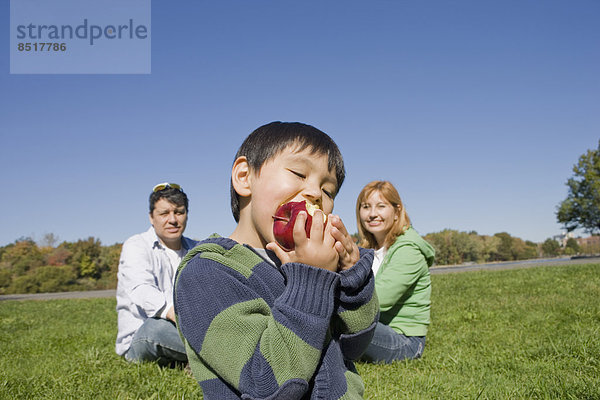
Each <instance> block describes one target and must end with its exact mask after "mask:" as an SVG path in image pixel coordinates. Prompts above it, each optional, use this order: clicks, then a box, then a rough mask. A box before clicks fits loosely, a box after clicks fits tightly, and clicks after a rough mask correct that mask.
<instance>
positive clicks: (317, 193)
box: [303, 187, 322, 208]
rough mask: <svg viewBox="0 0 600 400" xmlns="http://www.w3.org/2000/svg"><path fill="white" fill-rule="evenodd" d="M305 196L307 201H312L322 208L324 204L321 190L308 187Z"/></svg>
mask: <svg viewBox="0 0 600 400" xmlns="http://www.w3.org/2000/svg"><path fill="white" fill-rule="evenodd" d="M303 195H304V198H305V199H306V200H308V201H310V202H311V203H313V204H316V205H318V206H319V208H320V207H321V202H322V198H321V188H318V189H315V188H312V187H308V188H306V190H304V193H303Z"/></svg>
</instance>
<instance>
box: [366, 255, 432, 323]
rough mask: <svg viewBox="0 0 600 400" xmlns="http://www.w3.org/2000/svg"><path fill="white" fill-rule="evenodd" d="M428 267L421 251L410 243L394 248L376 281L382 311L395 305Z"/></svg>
mask: <svg viewBox="0 0 600 400" xmlns="http://www.w3.org/2000/svg"><path fill="white" fill-rule="evenodd" d="M427 268H428V266H427V261H426V260H425V257H423V254H422V253H421V251H420V250H419V249H418V248H417V247H415V246H412V245H410V244H406V245H403V246H400V247H397V248H396V249H394V252H393V253H392V254H390V255H389V257H388V258H387V260H386V263H385V265H384V266H382V268H381V269H380V273H379V274H378V275H377V280H376V281H375V288H376V291H377V297H378V298H379V307H380V310H381V312H382V313H383V312H386V311H388V310H390V309H391V308H392V307H394V306H395V305H396V304H397V303H398V301H400V299H401V298H402V297H403V296H404V295H405V294H406V293H407V291H408V289H409V288H411V287H412V286H413V285H414V284H415V282H416V281H417V280H419V278H420V277H421V275H422V274H423V271H426V270H427Z"/></svg>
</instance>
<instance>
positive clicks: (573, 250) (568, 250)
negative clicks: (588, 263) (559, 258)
mask: <svg viewBox="0 0 600 400" xmlns="http://www.w3.org/2000/svg"><path fill="white" fill-rule="evenodd" d="M580 250H581V249H580V248H579V243H577V240H576V239H574V238H569V239H568V240H567V244H566V245H565V254H567V255H569V256H572V255H574V254H577V253H579V251H580Z"/></svg>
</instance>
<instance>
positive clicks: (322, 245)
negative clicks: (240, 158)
mask: <svg viewBox="0 0 600 400" xmlns="http://www.w3.org/2000/svg"><path fill="white" fill-rule="evenodd" d="M322 214H323V212H322V211H321V210H317V211H315V215H313V220H312V226H311V228H310V238H309V237H307V236H306V231H305V230H304V225H305V224H306V219H307V214H306V211H301V212H300V213H299V214H298V216H297V217H296V223H295V224H294V243H295V248H294V250H292V251H285V250H284V249H283V248H282V247H281V246H279V244H277V242H271V243H269V244H267V249H268V250H271V251H273V252H274V253H275V255H276V256H277V257H278V258H279V260H280V261H281V263H282V264H285V263H288V262H299V263H302V264H308V265H312V266H313V267H317V268H324V269H327V270H329V271H332V272H336V271H337V269H338V262H339V251H338V250H337V249H336V248H335V242H336V240H335V239H334V238H333V236H332V234H331V230H332V229H333V226H332V225H331V222H329V220H328V221H327V225H325V227H323V224H324V222H323V219H324V218H323V215H322ZM323 228H325V229H323Z"/></svg>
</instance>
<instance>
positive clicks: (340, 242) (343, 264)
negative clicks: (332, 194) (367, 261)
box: [311, 214, 360, 271]
mask: <svg viewBox="0 0 600 400" xmlns="http://www.w3.org/2000/svg"><path fill="white" fill-rule="evenodd" d="M328 220H329V221H331V225H332V228H331V235H332V236H333V238H334V239H335V241H336V242H335V249H336V250H337V252H338V254H339V256H340V259H339V269H340V270H341V271H344V270H347V269H349V268H351V267H352V266H353V265H354V264H356V263H357V262H358V260H359V259H360V252H359V250H358V246H357V245H356V243H354V239H352V236H350V235H349V234H348V231H347V230H346V227H345V226H344V223H343V222H342V219H341V218H340V217H339V216H337V215H333V214H331V215H329V217H328ZM311 235H312V232H311Z"/></svg>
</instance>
